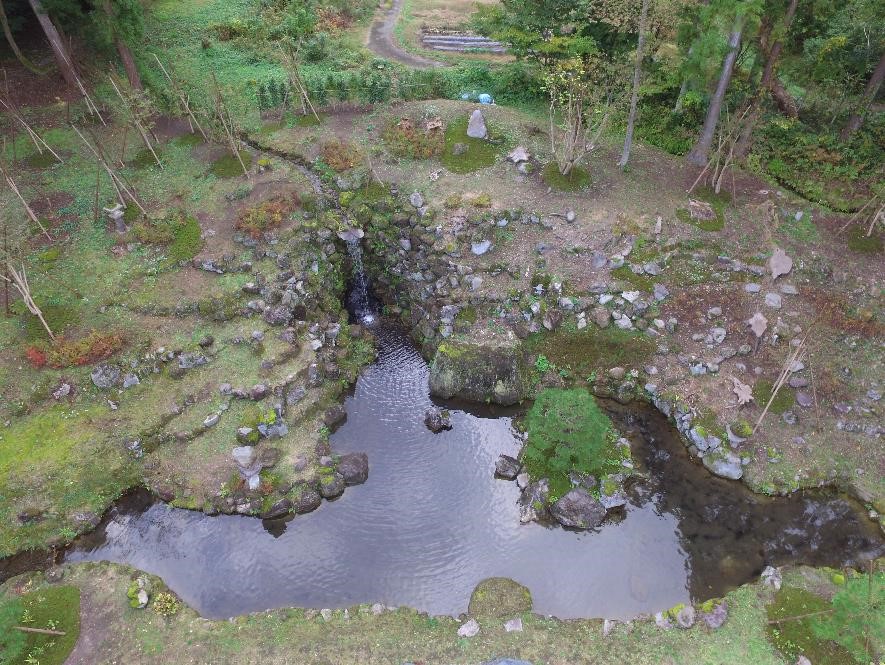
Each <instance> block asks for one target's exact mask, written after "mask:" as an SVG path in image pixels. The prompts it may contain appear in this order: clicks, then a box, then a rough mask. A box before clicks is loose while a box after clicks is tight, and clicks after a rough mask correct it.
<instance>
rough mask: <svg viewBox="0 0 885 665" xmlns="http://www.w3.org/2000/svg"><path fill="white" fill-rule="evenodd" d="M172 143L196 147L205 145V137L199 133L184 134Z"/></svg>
mask: <svg viewBox="0 0 885 665" xmlns="http://www.w3.org/2000/svg"><path fill="white" fill-rule="evenodd" d="M172 143H174V144H175V145H180V146H190V147H194V146H197V145H202V144H203V137H202V136H201V135H200V134H199V133H198V132H194V133H193V134H182V135H181V136H178V137H176V138H174V139H173V140H172Z"/></svg>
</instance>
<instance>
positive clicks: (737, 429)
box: [731, 405, 764, 438]
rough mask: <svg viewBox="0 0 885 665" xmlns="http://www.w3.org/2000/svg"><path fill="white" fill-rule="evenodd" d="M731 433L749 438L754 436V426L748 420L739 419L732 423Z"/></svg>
mask: <svg viewBox="0 0 885 665" xmlns="http://www.w3.org/2000/svg"><path fill="white" fill-rule="evenodd" d="M763 406H764V405H763ZM731 431H732V433H733V434H736V435H737V436H740V437H743V438H747V437H749V436H752V434H753V426H752V425H751V424H750V423H749V422H748V421H747V420H746V419H744V418H738V419H737V420H735V421H734V422H733V423H731Z"/></svg>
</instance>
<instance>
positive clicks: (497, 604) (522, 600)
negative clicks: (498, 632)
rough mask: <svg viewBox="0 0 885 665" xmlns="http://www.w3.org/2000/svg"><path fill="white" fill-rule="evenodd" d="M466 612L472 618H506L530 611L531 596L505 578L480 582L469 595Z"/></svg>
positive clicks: (524, 589) (494, 578)
mask: <svg viewBox="0 0 885 665" xmlns="http://www.w3.org/2000/svg"><path fill="white" fill-rule="evenodd" d="M467 611H468V612H469V613H470V614H472V615H473V616H491V617H506V616H514V615H516V614H523V613H525V612H531V611H532V594H531V592H530V591H529V590H528V589H527V588H526V587H524V586H523V585H522V584H519V583H518V582H514V581H513V580H511V579H509V578H507V577H489V578H487V579H484V580H482V581H481V582H480V583H479V584H477V585H476V588H474V589H473V593H472V594H470V605H469V606H468V609H467Z"/></svg>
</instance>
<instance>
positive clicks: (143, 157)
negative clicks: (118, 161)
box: [129, 148, 160, 169]
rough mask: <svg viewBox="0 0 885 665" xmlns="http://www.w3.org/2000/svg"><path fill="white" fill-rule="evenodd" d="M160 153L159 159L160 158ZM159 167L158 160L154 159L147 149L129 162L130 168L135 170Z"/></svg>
mask: <svg viewBox="0 0 885 665" xmlns="http://www.w3.org/2000/svg"><path fill="white" fill-rule="evenodd" d="M159 156H160V155H159V153H158V154H157V157H159ZM156 165H157V160H156V159H154V154H153V153H152V152H151V151H150V150H148V149H147V148H143V149H142V150H140V151H139V152H138V154H137V155H135V157H134V158H133V159H132V160H131V161H130V162H129V166H131V167H132V168H135V169H148V168H151V167H152V166H156Z"/></svg>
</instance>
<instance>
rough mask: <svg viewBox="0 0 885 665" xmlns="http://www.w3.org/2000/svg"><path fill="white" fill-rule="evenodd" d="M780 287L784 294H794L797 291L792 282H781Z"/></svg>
mask: <svg viewBox="0 0 885 665" xmlns="http://www.w3.org/2000/svg"><path fill="white" fill-rule="evenodd" d="M780 289H781V293H783V294H784V295H786V296H795V295H797V294H798V293H799V289H797V288H796V287H795V286H793V285H792V284H781V286H780Z"/></svg>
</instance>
